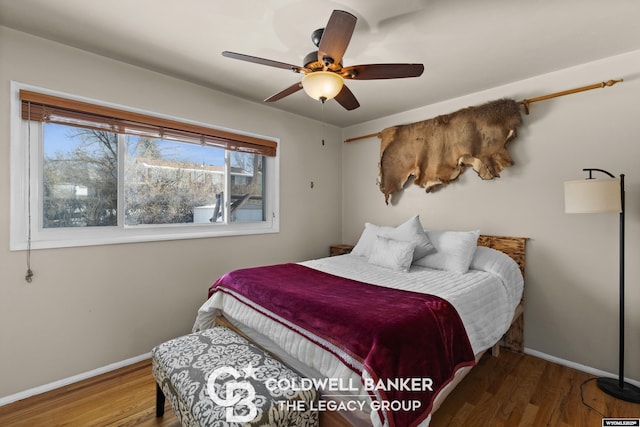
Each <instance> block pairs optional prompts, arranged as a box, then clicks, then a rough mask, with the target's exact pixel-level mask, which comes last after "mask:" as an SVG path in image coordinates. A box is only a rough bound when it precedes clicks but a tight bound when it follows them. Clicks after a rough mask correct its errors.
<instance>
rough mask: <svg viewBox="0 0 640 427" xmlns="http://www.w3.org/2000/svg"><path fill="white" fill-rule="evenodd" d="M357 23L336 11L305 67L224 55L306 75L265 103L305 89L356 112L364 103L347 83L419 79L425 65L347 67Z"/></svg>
mask: <svg viewBox="0 0 640 427" xmlns="http://www.w3.org/2000/svg"><path fill="white" fill-rule="evenodd" d="M356 21H357V18H356V17H355V16H353V15H352V14H350V13H348V12H345V11H342V10H334V11H333V13H332V14H331V17H330V18H329V22H327V26H326V27H325V28H320V29H318V30H315V31H314V32H313V33H312V34H311V40H312V41H313V43H314V44H315V45H316V46H317V47H318V50H317V51H314V52H311V53H309V54H308V55H307V56H305V58H304V65H303V66H297V65H292V64H287V63H284V62H278V61H273V60H271V59H264V58H258V57H255V56H250V55H244V54H242V53H235V52H229V51H224V52H222V55H223V56H225V57H227V58H232V59H239V60H241V61H247V62H253V63H255V64H262V65H267V66H270V67H276V68H283V69H285V70H291V71H293V72H295V73H302V74H304V75H305V76H304V77H303V78H302V81H300V82H298V83H295V84H293V85H291V86H289V87H288V88H286V89H284V90H282V91H280V92H278V93H276V94H275V95H272V96H270V97H269V98H267V99H265V100H264V102H274V101H277V100H279V99H282V98H284V97H285V96H289V95H291V94H293V93H296V92H297V91H299V90H300V89H304V90H305V92H306V93H307V94H308V95H309V96H310V97H312V98H314V99H318V100H320V101H321V102H323V103H324V102H325V101H326V100H328V99H332V98H335V100H336V101H337V102H338V103H339V104H340V105H342V106H343V107H344V108H345V109H347V110H354V109H356V108H358V107H359V106H360V103H359V102H358V100H357V99H356V97H355V96H354V95H353V93H352V92H351V90H349V88H348V87H347V86H345V85H344V79H350V80H377V79H399V78H406V77H418V76H420V75H421V74H422V72H423V71H424V65H422V64H368V65H353V66H349V67H343V66H342V56H343V55H344V53H345V51H346V50H347V46H348V45H349V41H351V36H352V34H353V31H354V29H355V26H356Z"/></svg>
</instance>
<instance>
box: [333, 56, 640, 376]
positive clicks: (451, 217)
mask: <svg viewBox="0 0 640 427" xmlns="http://www.w3.org/2000/svg"><path fill="white" fill-rule="evenodd" d="M514 60H517V59H515V58H514ZM638 64H640V51H637V52H633V53H629V54H626V55H621V56H617V57H613V58H609V59H606V60H603V61H599V62H594V63H589V64H585V65H583V66H579V67H575V68H571V69H566V70H561V71H558V72H554V73H551V74H548V75H543V76H538V77H535V78H531V79H528V80H525V81H520V82H516V83H513V84H509V85H506V86H502V87H498V88H494V89H490V90H487V91H484V92H481V93H475V94H471V95H469V96H465V97H463V98H459V99H452V100H449V101H447V102H442V103H440V104H436V105H430V106H426V107H423V108H420V109H417V110H413V111H410V112H406V113H402V114H397V115H394V116H391V117H386V118H383V119H380V120H376V121H373V122H369V123H365V124H362V125H359V126H354V127H351V128H348V129H345V130H344V138H345V139H347V138H352V137H356V136H359V135H367V134H371V133H376V132H378V131H380V130H382V129H384V128H386V127H389V126H394V125H398V124H407V123H412V122H416V121H420V120H425V119H429V118H432V117H435V116H437V115H440V114H446V113H451V112H454V111H456V110H458V109H461V108H464V107H467V106H470V105H478V104H482V103H484V102H487V101H491V100H494V99H498V98H503V97H506V98H513V99H515V100H521V99H526V98H533V97H535V96H539V95H544V94H547V93H553V92H557V91H561V90H565V89H570V88H575V87H579V86H584V85H588V84H592V83H598V82H601V81H606V80H609V79H617V78H620V77H623V78H624V80H625V81H624V82H623V83H619V84H617V85H615V86H612V87H607V88H604V89H595V90H592V91H589V92H582V93H579V94H573V95H569V96H565V97H561V98H556V99H553V100H547V101H542V102H539V103H534V104H531V114H530V115H524V116H523V118H524V121H523V125H522V126H521V127H520V130H519V136H518V138H517V139H516V140H515V141H512V142H511V143H510V145H509V147H510V148H509V151H510V153H511V155H512V157H513V159H514V161H515V165H514V166H512V167H509V168H507V169H505V170H504V171H503V173H502V174H501V175H502V176H501V178H499V179H495V180H493V181H482V180H481V179H480V178H479V177H478V176H477V175H476V173H475V172H474V171H473V170H467V171H466V172H465V173H464V174H463V175H462V176H461V177H460V179H458V181H456V182H454V183H452V184H450V185H449V186H447V187H445V188H443V189H442V190H440V191H439V192H436V193H431V194H426V193H425V192H424V190H423V189H421V188H419V187H417V186H415V185H412V186H411V187H410V188H409V189H407V190H405V191H404V192H403V194H402V195H401V196H400V197H399V200H398V201H397V203H396V204H395V205H389V206H386V205H385V203H384V196H383V194H382V193H381V192H380V191H379V189H378V187H377V185H376V179H377V176H378V161H379V150H380V148H379V147H380V141H379V139H378V138H371V139H367V140H360V141H356V142H351V143H349V144H345V145H344V146H343V153H342V177H343V182H342V188H343V195H342V206H343V211H342V227H343V242H344V243H355V242H356V241H357V239H358V237H359V235H360V233H361V231H362V229H363V225H364V222H366V221H368V222H373V223H378V224H382V225H395V224H399V223H401V222H403V221H404V220H405V219H407V218H408V217H409V216H410V215H413V214H415V213H419V214H420V216H421V220H422V222H423V225H424V226H425V227H427V228H441V229H456V230H468V229H478V228H479V229H480V230H481V231H482V232H483V233H485V234H498V235H511V236H523V237H528V238H530V240H529V242H528V246H527V247H528V249H527V272H526V285H525V286H526V291H525V295H526V316H525V322H526V326H525V340H526V342H525V345H526V347H527V348H529V349H533V350H536V351H539V352H542V353H545V354H547V355H551V356H554V357H557V358H560V359H565V360H568V361H571V362H575V363H579V364H582V365H586V366H589V367H593V368H596V369H601V370H604V371H607V372H612V373H614V374H616V375H617V373H618V365H617V361H618V339H617V337H618V329H617V325H618V224H619V222H618V216H617V215H615V214H597V215H567V214H564V212H563V210H564V199H563V182H564V181H567V180H572V179H582V178H583V177H584V176H585V175H584V173H583V172H582V168H586V167H595V168H601V169H605V170H608V171H610V172H612V173H614V174H620V173H625V174H626V184H627V185H626V190H627V221H626V225H627V232H626V238H627V245H626V247H627V256H626V260H627V263H626V267H627V274H626V284H627V286H626V291H627V295H626V308H627V316H626V346H627V351H626V366H625V368H626V370H625V373H626V376H627V377H630V378H632V379H635V380H639V379H640V363H638V361H639V360H640V310H638V306H639V305H640V263H639V262H638V260H639V259H640V173H639V172H638V170H639V167H638V161H639V160H640V109H638V103H639V102H640V77H639V76H640V73H639V69H638ZM504 66H505V67H508V66H509V64H504ZM422 78H426V79H428V78H429V73H428V72H425V74H424V76H423V77H422ZM451 84H455V82H451Z"/></svg>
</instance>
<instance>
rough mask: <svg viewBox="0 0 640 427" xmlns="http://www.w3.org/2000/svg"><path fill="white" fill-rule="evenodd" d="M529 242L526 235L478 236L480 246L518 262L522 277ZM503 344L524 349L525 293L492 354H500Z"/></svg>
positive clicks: (512, 348) (516, 350) (515, 350)
mask: <svg viewBox="0 0 640 427" xmlns="http://www.w3.org/2000/svg"><path fill="white" fill-rule="evenodd" d="M526 244H527V238H526V237H509V236H485V235H481V236H480V237H479V238H478V245H479V246H487V247H489V248H492V249H495V250H498V251H500V252H504V253H505V254H507V255H508V256H510V257H511V258H513V260H514V261H515V262H516V263H518V266H519V267H520V271H521V272H522V277H524V266H525V246H526ZM500 344H501V345H503V346H504V347H506V348H508V349H509V350H511V351H514V352H516V353H522V352H523V351H524V293H523V294H522V298H521V299H520V304H518V307H517V308H516V310H515V313H514V315H513V320H512V322H511V327H510V328H509V330H508V331H507V333H506V334H505V335H504V337H503V338H502V340H501V343H498V344H496V345H495V346H494V347H493V349H492V354H493V355H494V356H498V354H499V353H500V351H499V346H500Z"/></svg>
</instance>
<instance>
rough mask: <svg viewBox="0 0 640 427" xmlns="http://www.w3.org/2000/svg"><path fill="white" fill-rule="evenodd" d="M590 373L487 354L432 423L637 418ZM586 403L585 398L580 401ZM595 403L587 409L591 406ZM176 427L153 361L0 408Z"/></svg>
mask: <svg viewBox="0 0 640 427" xmlns="http://www.w3.org/2000/svg"><path fill="white" fill-rule="evenodd" d="M591 378H592V376H591V375H590V374H586V373H584V372H580V371H576V370H574V369H571V368H567V367H564V366H560V365H557V364H554V363H550V362H546V361H544V360H541V359H538V358H536V357H533V356H528V355H518V354H514V353H511V352H508V351H504V350H503V351H502V352H501V354H500V356H499V357H492V356H490V355H485V357H483V358H482V360H481V361H480V363H479V364H478V366H476V367H475V368H474V369H473V370H472V371H471V373H470V374H469V375H468V376H467V377H466V378H465V379H464V380H463V382H462V383H461V384H460V385H459V386H458V387H457V388H456V390H454V392H453V393H452V394H451V395H450V396H449V398H448V399H447V400H446V401H445V403H444V404H443V405H442V407H441V408H440V409H439V410H438V411H437V412H436V414H435V415H434V417H433V420H432V422H431V427H445V426H465V427H472V426H482V427H487V426H491V427H498V426H506V427H512V426H550V427H554V426H558V427H583V426H584V427H599V426H601V425H602V418H603V416H607V417H627V418H629V417H632V418H638V417H640V405H638V404H632V403H628V402H624V401H621V400H617V399H614V398H612V397H609V396H607V395H605V394H604V393H602V392H601V391H600V390H598V388H597V387H596V384H595V381H592V380H590V379H591ZM583 401H584V403H583ZM587 405H589V406H591V407H592V408H589V406H587ZM63 425H64V426H83V427H84V426H143V427H149V426H163V427H179V426H180V423H179V422H178V420H177V418H176V417H175V415H174V413H173V411H172V410H171V408H170V407H169V404H168V403H167V405H166V411H165V415H164V417H162V418H156V417H155V382H154V379H153V377H152V376H151V363H150V361H143V362H140V363H137V364H135V365H132V366H129V367H126V368H123V369H120V370H118V371H114V372H110V373H107V374H104V375H101V376H99V377H96V378H92V379H89V380H86V381H83V382H81V383H77V384H73V385H70V386H67V387H64V388H61V389H58V390H54V391H51V392H49V393H44V394H42V395H38V396H34V397H32V398H29V399H25V400H22V401H19V402H15V403H12V404H9V405H5V406H2V407H0V426H12V427H13V426H30V427H34V426H47V427H49V426H63Z"/></svg>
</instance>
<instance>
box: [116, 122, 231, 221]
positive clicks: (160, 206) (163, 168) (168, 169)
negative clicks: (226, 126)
mask: <svg viewBox="0 0 640 427" xmlns="http://www.w3.org/2000/svg"><path fill="white" fill-rule="evenodd" d="M125 138H126V147H127V152H126V157H125V184H124V190H125V224H126V225H129V226H132V225H140V224H182V223H193V222H206V223H210V222H213V221H212V218H213V215H214V211H215V210H216V202H217V201H218V200H219V201H220V204H219V205H218V206H217V207H218V210H219V211H221V210H222V202H223V199H222V198H221V197H220V196H217V195H218V194H220V195H221V194H223V191H224V182H225V179H224V177H225V166H224V164H225V160H224V154H225V150H224V149H221V148H215V147H208V146H199V145H194V144H185V143H180V142H174V141H165V140H157V139H151V138H146V137H137V136H133V135H126V136H125Z"/></svg>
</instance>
